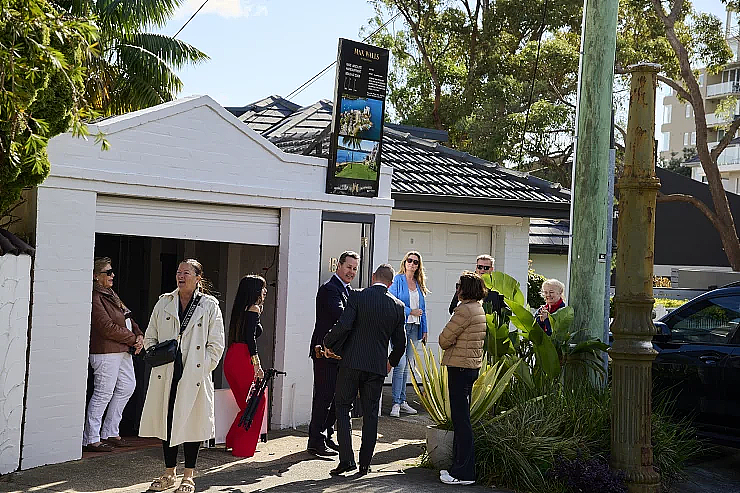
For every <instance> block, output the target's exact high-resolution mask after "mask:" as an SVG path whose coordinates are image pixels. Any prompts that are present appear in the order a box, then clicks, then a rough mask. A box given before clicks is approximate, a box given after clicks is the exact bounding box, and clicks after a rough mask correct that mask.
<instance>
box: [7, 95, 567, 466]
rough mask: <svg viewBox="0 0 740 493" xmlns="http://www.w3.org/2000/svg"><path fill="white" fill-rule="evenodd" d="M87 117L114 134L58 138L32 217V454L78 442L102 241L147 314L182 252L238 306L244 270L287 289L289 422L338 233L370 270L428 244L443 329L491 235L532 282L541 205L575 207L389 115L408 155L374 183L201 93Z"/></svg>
mask: <svg viewBox="0 0 740 493" xmlns="http://www.w3.org/2000/svg"><path fill="white" fill-rule="evenodd" d="M294 112H295V109H293V110H291V111H286V112H285V113H282V117H286V118H290V116H293V113H294ZM304 116H305V115H304ZM276 120H280V118H277V119H276ZM90 130H91V133H93V134H95V133H97V132H98V131H101V132H103V133H104V134H105V137H106V139H107V140H108V141H109V142H110V145H111V148H110V150H107V151H103V150H101V148H100V145H99V144H96V143H95V142H93V141H92V140H84V139H79V138H74V137H72V136H71V135H69V134H67V135H61V136H57V137H55V138H54V139H52V141H51V142H50V145H49V157H50V160H51V162H52V170H51V176H49V178H48V179H47V180H46V181H45V182H44V183H43V185H41V186H39V187H38V188H37V189H36V190H35V191H34V192H33V193H32V194H30V196H29V207H28V210H27V212H26V215H25V221H24V223H23V224H21V225H20V226H19V227H20V228H21V229H24V230H25V232H26V233H28V234H29V235H30V237H31V238H33V241H32V243H33V244H34V246H35V248H36V257H35V264H34V273H33V285H32V293H33V297H32V305H31V330H30V340H29V341H28V343H29V345H30V350H29V361H28V374H27V393H26V405H25V408H24V413H25V414H24V429H23V435H22V438H21V440H22V450H21V459H20V464H19V467H20V468H22V469H26V468H30V467H34V466H38V465H42V464H48V463H56V462H63V461H67V460H73V459H78V458H80V457H81V440H82V429H83V421H84V409H85V390H86V385H85V380H86V375H87V358H88V341H89V333H90V303H91V273H92V263H93V258H94V256H97V255H105V256H110V257H113V259H114V269H116V273H117V277H116V281H115V282H116V284H115V289H116V290H117V291H118V292H119V294H120V295H121V297H122V299H123V300H124V301H125V302H126V303H127V305H129V306H130V307H131V308H132V310H133V311H134V313H135V314H136V316H137V319H138V321H139V323H140V325H142V326H146V324H147V322H148V316H149V313H150V310H151V308H152V307H153V305H154V302H155V301H156V299H157V296H158V295H159V294H160V293H161V292H164V291H165V290H167V289H168V288H169V284H171V283H173V282H174V270H173V266H174V268H176V267H177V262H178V261H179V260H180V259H182V258H184V257H190V256H194V257H196V258H198V259H199V260H200V261H201V262H202V263H203V265H204V268H205V274H206V276H210V277H211V279H212V281H213V282H214V284H215V286H216V288H217V290H218V292H219V293H220V294H219V299H220V301H221V308H222V311H223V313H224V317H225V319H226V320H228V317H229V314H230V303H231V300H232V299H233V297H234V295H235V292H236V287H237V284H238V281H239V279H240V277H241V276H242V275H244V274H247V273H251V272H258V273H262V274H263V275H264V276H265V278H266V279H267V280H268V282H269V283H270V284H271V285H274V286H275V289H273V288H270V294H269V296H268V299H269V303H268V305H267V306H266V309H265V312H264V314H263V325H264V326H265V328H266V333H265V334H264V335H263V337H261V338H260V353H261V354H263V355H265V359H266V360H267V362H268V364H270V365H271V366H274V367H275V368H278V369H282V370H285V371H287V373H288V374H287V375H286V376H284V377H279V378H277V379H276V380H275V382H274V388H273V392H272V402H271V427H272V428H283V427H287V426H292V425H294V424H305V423H307V422H308V420H309V417H310V416H309V415H310V408H311V406H310V403H311V395H312V385H311V377H310V375H311V373H312V372H311V365H310V360H309V358H308V352H309V344H310V337H311V332H312V330H313V322H314V318H315V294H316V288H317V287H318V285H319V283H320V282H322V280H324V279H325V278H327V277H328V276H329V275H330V273H331V271H332V268H333V267H335V264H336V257H337V256H338V254H339V253H341V251H343V250H345V249H354V250H357V251H359V252H360V253H361V255H362V256H363V262H362V266H361V267H362V268H361V272H360V275H359V276H358V278H357V279H356V283H357V285H367V283H368V280H369V273H370V272H371V269H372V267H374V266H377V265H378V264H380V263H383V262H386V261H389V260H390V261H391V262H392V263H393V264H394V265H396V266H397V265H398V263H399V261H400V259H401V258H402V256H403V254H404V253H405V252H406V251H408V250H412V249H413V250H419V251H421V252H422V254H423V256H424V260H425V266H426V269H427V271H428V274H429V278H430V283H429V284H430V288H431V290H432V294H431V295H430V298H429V302H428V305H427V306H428V309H427V310H428V313H429V320H430V332H431V333H430V341H436V337H437V334H438V333H439V331H440V330H441V328H442V326H443V325H444V323H445V322H446V320H447V317H448V316H447V307H448V303H449V300H450V298H451V296H452V293H453V289H454V284H455V280H456V277H457V276H458V275H459V273H460V271H461V270H463V269H466V268H472V267H473V265H474V262H475V257H476V256H477V255H478V254H480V253H491V254H493V255H494V256H495V257H496V268H497V269H499V270H504V271H506V272H508V273H509V274H512V275H513V276H514V277H516V278H517V279H518V280H520V282H521V283H522V284H525V283H526V272H527V258H528V233H529V217H531V216H534V217H561V216H562V217H567V208H568V195H567V194H566V193H565V192H563V191H560V190H559V189H558V188H557V187H554V186H552V185H551V184H549V183H547V182H544V181H542V180H537V179H535V178H531V177H528V176H526V175H523V174H520V173H515V172H511V171H509V170H505V169H502V168H499V167H497V166H495V165H492V164H491V163H486V162H485V161H482V160H477V159H476V158H473V157H472V156H469V155H467V154H463V153H459V152H457V151H453V150H451V149H447V148H445V147H443V146H440V145H438V144H437V143H435V142H432V141H430V140H428V139H423V138H418V137H415V136H413V135H410V134H408V133H404V132H401V131H398V130H392V129H390V130H386V137H385V138H384V147H383V162H384V163H385V162H386V160H390V161H389V162H391V163H392V164H393V166H394V168H395V171H392V170H391V168H390V167H389V166H387V165H383V166H382V167H381V179H380V192H379V196H378V197H377V198H362V197H350V196H342V195H329V194H326V193H325V179H326V169H327V160H326V159H325V158H322V157H314V156H305V155H298V154H295V153H286V152H284V151H283V150H281V149H280V148H278V147H277V146H276V145H274V144H273V143H271V142H270V140H268V138H269V136H263V135H260V134H258V133H257V132H255V131H254V130H252V129H251V128H249V126H248V125H245V124H244V123H243V122H242V121H240V120H239V119H237V118H236V117H235V116H233V115H232V114H231V113H229V112H228V111H226V110H225V109H224V108H222V107H221V106H219V105H218V104H217V103H216V102H215V101H213V100H212V99H211V98H209V97H206V96H203V97H192V98H187V99H182V100H178V101H174V102H171V103H167V104H163V105H160V106H157V107H154V108H150V109H147V110H143V111H137V112H134V113H130V114H127V115H124V116H120V117H114V118H110V119H105V120H102V121H100V122H98V123H96V124H95V125H91V128H90ZM322 131H323V127H321V128H319V129H318V132H322ZM265 137H268V138H265ZM288 140H290V139H288ZM288 140H285V139H284V140H283V143H282V144H283V145H286V142H288ZM314 140H315V139H314ZM310 142H312V141H311V140H309V144H310ZM394 156H395V159H392V158H394ZM409 160H410V161H411V162H409ZM445 166H446V167H447V168H445ZM392 173H396V176H394V177H393V180H394V181H393V190H392V188H391V178H392ZM394 203H395V208H394ZM548 211H550V212H548ZM552 211H555V212H552ZM525 291H526V290H525ZM214 379H215V382H216V387H217V388H221V389H223V390H221V391H217V392H219V395H220V396H221V398H220V399H219V398H217V415H218V416H220V418H219V419H220V420H221V424H220V425H217V434H219V433H222V432H223V426H224V421H226V426H228V424H229V423H228V420H229V419H228V415H229V412H228V406H229V402H228V398H226V397H224V396H225V395H230V391H228V389H225V387H226V382H225V381H224V380H223V379H222V378H221V372H220V369H217V371H216V372H215V373H214ZM219 426H220V427H221V431H219V429H218V427H219ZM19 448H20V447H19Z"/></svg>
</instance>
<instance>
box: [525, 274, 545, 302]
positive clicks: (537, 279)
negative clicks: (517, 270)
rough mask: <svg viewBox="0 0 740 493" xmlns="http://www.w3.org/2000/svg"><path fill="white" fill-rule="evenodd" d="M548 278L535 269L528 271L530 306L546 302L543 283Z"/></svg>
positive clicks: (528, 298)
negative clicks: (543, 295) (543, 294)
mask: <svg viewBox="0 0 740 493" xmlns="http://www.w3.org/2000/svg"><path fill="white" fill-rule="evenodd" d="M546 280H547V278H546V277H545V276H543V275H542V274H537V273H536V272H535V271H534V269H529V271H527V300H529V305H530V306H542V305H544V304H545V298H543V297H542V283H543V282H545V281H546Z"/></svg>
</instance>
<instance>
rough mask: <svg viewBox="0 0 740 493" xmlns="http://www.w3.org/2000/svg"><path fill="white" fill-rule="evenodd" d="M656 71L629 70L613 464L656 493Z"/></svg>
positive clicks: (634, 488) (633, 490)
mask: <svg viewBox="0 0 740 493" xmlns="http://www.w3.org/2000/svg"><path fill="white" fill-rule="evenodd" d="M659 70H660V66H659V65H656V64H647V63H646V64H640V65H636V66H633V67H630V71H631V73H632V81H631V83H630V105H629V117H628V120H627V139H626V142H625V152H624V171H623V173H622V177H621V178H620V179H619V182H618V183H617V188H618V189H619V227H618V235H619V236H618V238H617V244H618V245H619V248H618V250H617V287H616V294H615V296H614V311H615V316H614V322H612V333H613V334H614V342H613V343H612V348H611V350H610V351H609V354H610V355H611V357H612V430H611V452H612V454H611V465H612V467H614V468H616V469H620V470H622V471H624V472H625V473H626V475H627V478H626V479H627V484H628V487H629V491H630V493H638V492H639V493H658V491H660V475H659V474H658V473H657V472H656V471H655V469H653V446H652V440H651V436H652V432H651V404H650V397H651V392H652V378H651V377H652V375H651V370H652V366H651V365H652V362H653V359H655V350H654V349H653V345H652V342H651V341H652V336H653V334H654V333H655V327H654V326H653V322H652V311H653V301H654V300H653V248H654V240H655V200H656V197H657V195H658V189H659V188H660V181H659V180H658V178H657V177H656V176H655V157H654V156H655V140H654V135H655V89H656V86H657V85H658V72H659Z"/></svg>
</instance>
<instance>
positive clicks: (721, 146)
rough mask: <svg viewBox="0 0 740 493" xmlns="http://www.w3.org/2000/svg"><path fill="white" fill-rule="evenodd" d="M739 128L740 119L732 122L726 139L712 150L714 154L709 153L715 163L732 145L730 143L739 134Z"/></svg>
mask: <svg viewBox="0 0 740 493" xmlns="http://www.w3.org/2000/svg"><path fill="white" fill-rule="evenodd" d="M738 128H740V118H737V119H735V121H733V122H732V124H731V125H730V126H729V127H728V128H727V131H726V132H725V135H724V137H722V139H721V140H720V141H719V144H717V147H715V148H714V149H712V152H710V153H709V155H710V156H711V157H712V162H713V163H716V162H717V159H718V158H719V155H720V154H721V153H722V151H724V150H725V148H727V146H728V145H729V144H730V141H731V140H732V139H733V138H734V137H735V132H737V130H738Z"/></svg>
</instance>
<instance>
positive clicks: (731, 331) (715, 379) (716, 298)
mask: <svg viewBox="0 0 740 493" xmlns="http://www.w3.org/2000/svg"><path fill="white" fill-rule="evenodd" d="M655 326H656V329H657V331H658V334H657V335H656V336H655V337H654V338H653V347H654V348H655V349H656V350H657V351H658V355H657V357H656V358H655V361H654V363H653V383H654V395H660V394H661V393H665V392H669V393H670V394H671V395H672V396H673V397H675V406H676V411H678V412H679V413H681V414H686V415H691V416H693V417H694V419H695V422H697V423H698V424H701V425H705V426H709V428H710V429H714V428H718V429H717V431H726V430H728V429H734V430H733V431H735V433H737V431H740V330H738V326H740V286H734V285H733V286H731V287H725V288H720V289H715V290H713V291H709V292H707V293H704V294H703V295H701V296H699V297H697V298H694V299H693V300H691V301H688V302H687V303H686V304H684V305H682V306H680V307H679V308H677V309H676V310H674V311H672V312H671V313H669V314H667V315H665V316H664V317H662V318H660V319H659V320H658V321H656V322H655Z"/></svg>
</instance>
